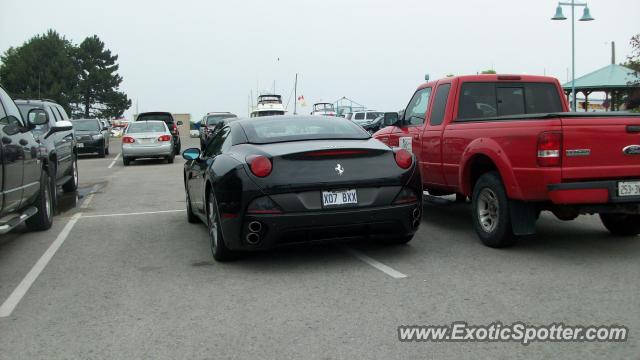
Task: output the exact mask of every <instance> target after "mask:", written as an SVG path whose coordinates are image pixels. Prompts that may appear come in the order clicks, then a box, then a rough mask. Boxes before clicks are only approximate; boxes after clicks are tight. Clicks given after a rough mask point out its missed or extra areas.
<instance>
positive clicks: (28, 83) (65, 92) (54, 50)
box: [0, 30, 78, 112]
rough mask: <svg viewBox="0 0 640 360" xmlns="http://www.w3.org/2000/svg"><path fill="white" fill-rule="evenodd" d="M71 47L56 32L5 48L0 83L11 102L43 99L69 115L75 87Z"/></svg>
mask: <svg viewBox="0 0 640 360" xmlns="http://www.w3.org/2000/svg"><path fill="white" fill-rule="evenodd" d="M73 53H74V47H73V45H72V44H71V42H69V41H68V40H66V39H65V38H64V37H62V36H60V35H59V34H58V33H57V32H56V31H54V30H49V31H47V33H46V34H43V35H36V36H35V37H32V38H31V39H29V40H27V41H26V42H25V43H24V44H22V45H21V46H19V47H16V48H14V47H11V48H9V49H8V50H7V51H6V52H5V53H4V54H3V55H2V56H1V57H0V60H1V61H2V64H0V83H2V86H4V88H5V89H6V90H7V91H8V92H9V93H10V94H11V96H12V97H14V98H21V99H34V98H35V99H37V98H46V99H52V100H54V101H56V102H57V103H58V104H60V105H62V107H64V108H65V110H67V112H69V110H70V104H71V102H73V100H74V98H75V96H76V93H75V90H76V86H77V84H78V69H77V67H76V63H75V62H74V58H73Z"/></svg>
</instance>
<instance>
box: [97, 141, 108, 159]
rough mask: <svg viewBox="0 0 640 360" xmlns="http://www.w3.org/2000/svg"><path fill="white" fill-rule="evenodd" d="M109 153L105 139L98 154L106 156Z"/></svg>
mask: <svg viewBox="0 0 640 360" xmlns="http://www.w3.org/2000/svg"><path fill="white" fill-rule="evenodd" d="M106 154H107V147H106V145H105V143H104V141H103V142H102V147H100V150H98V156H99V157H101V158H103V157H105V156H106Z"/></svg>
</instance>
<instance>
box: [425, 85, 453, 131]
mask: <svg viewBox="0 0 640 360" xmlns="http://www.w3.org/2000/svg"><path fill="white" fill-rule="evenodd" d="M449 89H451V84H442V85H440V86H438V90H437V91H436V98H435V99H434V100H433V110H431V119H430V120H429V124H430V125H431V126H437V125H440V124H442V122H443V121H444V111H445V109H446V108H447V100H448V99H449Z"/></svg>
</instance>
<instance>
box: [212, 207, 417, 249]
mask: <svg viewBox="0 0 640 360" xmlns="http://www.w3.org/2000/svg"><path fill="white" fill-rule="evenodd" d="M415 211H417V215H416V213H415ZM421 216H422V207H421V202H418V203H412V204H403V205H392V206H385V207H375V208H361V209H344V210H333V211H313V212H302V213H290V214H277V215H246V216H245V217H244V221H243V223H242V224H241V229H240V231H229V232H225V234H224V235H225V243H226V244H227V246H228V247H229V248H230V249H232V250H264V249H268V248H271V247H274V246H277V245H281V244H292V243H304V242H313V241H321V240H339V239H352V238H379V237H390V236H406V235H413V234H414V233H415V232H416V231H417V229H418V227H419V225H420V219H421ZM416 220H417V221H416ZM254 221H257V222H259V223H260V231H259V232H258V233H257V234H258V235H259V242H258V243H256V244H250V243H249V242H248V241H247V236H248V235H249V234H250V233H251V232H252V231H251V230H250V229H249V224H250V223H252V222H254ZM223 230H224V229H223ZM229 230H235V229H229ZM232 234H233V235H235V236H230V235H232ZM236 234H237V235H236Z"/></svg>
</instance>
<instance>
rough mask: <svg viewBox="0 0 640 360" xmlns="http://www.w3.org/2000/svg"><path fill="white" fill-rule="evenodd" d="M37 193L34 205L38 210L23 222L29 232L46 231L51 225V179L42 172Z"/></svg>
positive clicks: (52, 207)
mask: <svg viewBox="0 0 640 360" xmlns="http://www.w3.org/2000/svg"><path fill="white" fill-rule="evenodd" d="M39 191H40V193H39V194H38V198H37V199H36V201H35V203H34V205H35V206H36V207H37V208H38V212H37V213H36V214H35V215H33V216H32V217H30V218H28V219H27V221H25V223H26V224H27V228H28V229H29V230H31V231H43V230H48V229H49V228H50V227H51V225H52V224H53V212H54V210H55V208H54V205H53V200H52V198H51V178H50V176H49V174H48V173H47V172H46V171H44V170H43V171H42V174H41V175H40V190H39Z"/></svg>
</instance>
